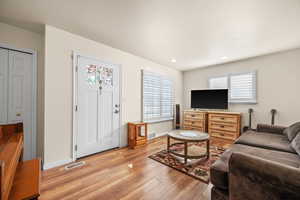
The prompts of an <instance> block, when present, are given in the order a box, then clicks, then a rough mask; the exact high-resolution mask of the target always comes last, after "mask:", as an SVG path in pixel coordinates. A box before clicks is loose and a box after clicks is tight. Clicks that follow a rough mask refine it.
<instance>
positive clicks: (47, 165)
mask: <svg viewBox="0 0 300 200" xmlns="http://www.w3.org/2000/svg"><path fill="white" fill-rule="evenodd" d="M72 161H73V160H72V158H68V159H66V160H58V161H55V162H52V163H44V166H43V170H47V169H51V168H54V167H58V166H61V165H65V164H68V163H71V162H72Z"/></svg>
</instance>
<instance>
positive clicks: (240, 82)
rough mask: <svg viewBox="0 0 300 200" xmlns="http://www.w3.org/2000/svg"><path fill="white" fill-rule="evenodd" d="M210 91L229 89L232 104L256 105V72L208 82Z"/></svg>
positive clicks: (223, 77) (217, 78) (212, 79)
mask: <svg viewBox="0 0 300 200" xmlns="http://www.w3.org/2000/svg"><path fill="white" fill-rule="evenodd" d="M208 82H209V88H210V89H222V88H228V89H229V97H228V98H229V102H230V103H256V72H248V73H241V74H230V75H226V76H220V77H213V78H210V79H209V80H208Z"/></svg>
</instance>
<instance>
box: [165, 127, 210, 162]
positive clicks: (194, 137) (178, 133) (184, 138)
mask: <svg viewBox="0 0 300 200" xmlns="http://www.w3.org/2000/svg"><path fill="white" fill-rule="evenodd" d="M170 138H172V139H174V140H177V141H180V142H176V143H173V144H170ZM167 140H168V141H167V151H168V152H169V153H171V154H174V155H175V156H178V157H181V158H184V164H187V160H188V159H200V158H203V157H206V158H207V159H208V158H209V135H208V133H204V132H200V131H195V130H174V131H171V132H169V133H168V134H167ZM198 142H206V153H205V154H201V155H189V149H188V143H198ZM178 144H183V145H184V151H183V154H181V153H178V152H175V151H173V150H172V149H171V148H170V147H172V146H174V145H178Z"/></svg>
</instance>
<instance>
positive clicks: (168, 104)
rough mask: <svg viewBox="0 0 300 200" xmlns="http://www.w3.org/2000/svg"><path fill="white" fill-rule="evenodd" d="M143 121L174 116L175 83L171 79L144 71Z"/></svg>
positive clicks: (166, 118) (161, 119)
mask: <svg viewBox="0 0 300 200" xmlns="http://www.w3.org/2000/svg"><path fill="white" fill-rule="evenodd" d="M142 74H143V121H145V122H151V121H163V120H168V119H172V118H173V99H174V98H173V83H172V81H171V80H170V79H168V78H166V77H164V76H161V75H159V74H155V73H152V72H148V71H143V72H142Z"/></svg>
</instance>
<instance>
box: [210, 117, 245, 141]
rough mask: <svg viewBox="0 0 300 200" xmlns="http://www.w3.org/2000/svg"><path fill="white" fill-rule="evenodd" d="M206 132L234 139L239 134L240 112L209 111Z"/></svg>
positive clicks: (212, 135)
mask: <svg viewBox="0 0 300 200" xmlns="http://www.w3.org/2000/svg"><path fill="white" fill-rule="evenodd" d="M208 133H209V134H210V136H211V137H215V138H219V139H226V140H231V141H232V142H233V141H234V140H236V139H237V138H238V137H239V136H240V134H241V114H240V113H233V112H209V113H208Z"/></svg>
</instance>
